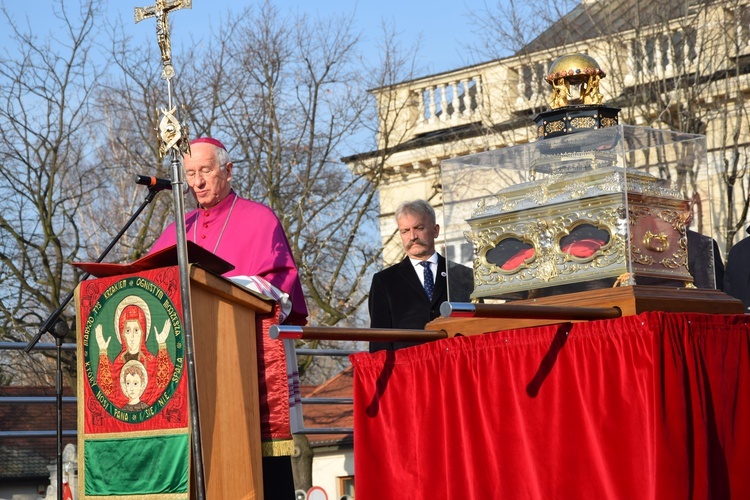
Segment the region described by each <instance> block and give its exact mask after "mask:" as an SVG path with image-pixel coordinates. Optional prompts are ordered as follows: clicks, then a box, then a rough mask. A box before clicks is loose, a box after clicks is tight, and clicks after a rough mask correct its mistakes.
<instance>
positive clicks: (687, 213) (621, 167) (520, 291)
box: [441, 124, 716, 301]
mask: <svg viewBox="0 0 750 500" xmlns="http://www.w3.org/2000/svg"><path fill="white" fill-rule="evenodd" d="M441 175H442V183H443V201H444V207H443V215H444V221H443V232H442V234H443V236H444V238H445V244H446V247H447V249H451V248H454V249H455V248H459V247H461V246H463V247H464V248H466V247H467V246H468V245H470V246H471V250H472V251H471V252H470V257H469V254H468V253H465V257H464V259H460V258H457V259H456V260H463V262H461V263H463V264H464V265H467V266H469V267H471V268H472V269H473V275H474V292H473V294H472V299H473V300H485V301H486V300H488V299H495V298H496V299H506V300H507V299H514V298H521V299H523V298H531V297H534V296H543V295H551V294H558V293H567V292H573V291H582V290H588V289H596V288H603V287H612V286H629V285H635V284H643V285H663V286H677V287H688V288H691V287H694V286H696V285H697V286H700V287H704V288H715V286H716V283H715V279H714V274H713V272H712V271H711V268H712V265H713V262H714V260H713V245H712V243H713V240H712V239H711V237H710V235H712V234H713V231H712V226H711V208H710V207H711V205H710V191H711V187H710V185H709V182H710V180H711V176H710V172H708V165H707V161H706V141H705V137H704V136H700V135H692V134H684V133H679V132H673V131H667V130H658V129H651V128H644V127H635V126H628V125H621V124H614V125H612V126H609V127H606V128H598V129H595V130H590V131H580V132H576V133H574V134H568V135H560V136H556V137H547V138H544V139H543V140H541V139H540V140H537V141H536V142H533V143H527V144H523V145H519V146H513V147H508V148H502V149H497V150H493V151H488V152H484V153H479V154H474V155H469V156H465V157H459V158H455V159H450V160H444V161H443V162H442V165H441ZM689 239H690V240H691V243H690V245H689V242H688V240H689ZM689 247H690V250H691V251H692V252H694V254H698V255H691V256H692V257H694V259H692V260H693V261H695V262H692V263H691V266H689V264H688V263H689V260H690V259H688V248H689ZM457 254H458V252H455V251H454V252H451V251H448V255H449V257H450V256H451V255H453V256H454V257H455V256H456V255H457ZM696 259H697V260H696ZM691 267H693V268H694V269H691ZM448 280H449V282H450V275H449V276H448ZM449 300H450V297H449Z"/></svg>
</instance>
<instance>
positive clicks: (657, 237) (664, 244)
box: [643, 231, 669, 253]
mask: <svg viewBox="0 0 750 500" xmlns="http://www.w3.org/2000/svg"><path fill="white" fill-rule="evenodd" d="M643 245H644V246H645V247H646V248H648V249H649V250H652V251H654V252H659V253H662V252H666V251H667V249H668V248H669V238H668V237H667V235H666V234H664V233H659V234H654V233H652V232H651V231H646V234H645V235H643Z"/></svg>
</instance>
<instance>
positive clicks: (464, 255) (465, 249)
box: [461, 243, 474, 264]
mask: <svg viewBox="0 0 750 500" xmlns="http://www.w3.org/2000/svg"><path fill="white" fill-rule="evenodd" d="M461 262H463V263H464V264H471V263H472V262H474V245H472V244H471V243H461Z"/></svg>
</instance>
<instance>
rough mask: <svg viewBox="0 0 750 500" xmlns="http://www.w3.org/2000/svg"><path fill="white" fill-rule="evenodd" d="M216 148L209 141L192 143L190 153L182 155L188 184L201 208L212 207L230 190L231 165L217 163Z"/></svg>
mask: <svg viewBox="0 0 750 500" xmlns="http://www.w3.org/2000/svg"><path fill="white" fill-rule="evenodd" d="M216 148H217V147H216V146H214V145H213V144H209V143H198V144H193V145H192V146H190V154H189V155H185V156H184V157H183V164H184V167H185V177H186V179H187V183H188V186H190V190H191V191H192V192H193V195H194V196H195V199H196V200H197V201H198V203H199V204H200V206H201V207H203V208H211V207H213V206H214V205H216V204H217V203H219V202H220V201H221V200H223V199H224V198H226V196H227V195H228V194H229V191H230V190H231V185H230V181H231V180H232V168H233V165H232V164H231V163H227V164H226V165H219V161H218V160H217V159H216ZM222 166H223V167H224V168H223V169H222V168H221V167H222Z"/></svg>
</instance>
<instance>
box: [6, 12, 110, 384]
mask: <svg viewBox="0 0 750 500" xmlns="http://www.w3.org/2000/svg"><path fill="white" fill-rule="evenodd" d="M97 14H98V12H97V9H96V2H86V3H84V4H83V5H82V6H81V9H80V12H78V13H73V12H70V11H68V10H66V7H65V5H64V4H63V3H62V2H59V3H57V4H56V5H55V16H56V18H57V20H58V21H59V23H60V25H61V26H62V27H63V30H62V31H61V34H60V35H59V37H52V36H48V37H47V38H45V39H39V38H38V37H36V36H34V35H33V34H32V29H33V26H28V25H27V26H23V25H22V24H21V23H20V22H19V21H18V20H16V19H13V18H12V17H11V16H10V15H9V13H8V12H7V11H5V10H3V16H4V17H5V25H6V26H7V27H8V29H10V31H11V36H12V40H13V45H12V46H11V47H6V49H5V51H4V54H3V55H2V56H0V96H2V97H0V99H1V100H2V101H1V102H0V164H1V165H2V168H0V176H2V183H0V197H2V199H3V200H5V205H4V209H3V211H2V213H0V338H2V339H4V340H8V341H17V342H27V341H29V340H31V339H32V337H33V336H34V335H35V334H36V332H37V330H38V328H39V327H40V325H41V324H42V322H43V321H44V320H45V319H46V318H47V316H48V315H49V314H50V313H51V312H52V311H53V310H55V309H56V308H57V307H58V306H59V305H60V303H61V299H62V298H63V297H65V296H66V295H67V293H68V292H69V290H70V289H71V288H72V287H73V286H75V284H76V283H77V280H78V276H79V272H78V271H76V269H74V268H71V267H70V265H69V264H70V263H71V262H72V261H75V260H77V259H78V257H79V255H80V252H81V249H82V248H84V247H85V245H86V241H85V240H84V231H83V226H82V223H81V219H80V214H81V210H83V209H84V208H85V207H86V206H87V205H88V204H89V203H90V202H91V200H92V199H93V197H94V196H95V195H96V191H97V189H98V188H99V186H100V185H101V176H102V174H103V172H102V171H101V170H100V169H98V168H97V165H96V164H95V162H92V161H91V154H92V150H91V148H90V146H89V145H90V136H89V132H90V129H89V125H90V123H91V121H92V120H93V119H94V116H93V114H92V113H91V108H90V104H89V103H90V99H91V93H92V91H93V89H94V87H95V84H96V81H97V79H98V77H99V70H98V69H97V67H96V66H95V65H94V64H92V59H91V44H92V40H93V35H94V33H95V29H96V26H95V20H96V16H97ZM72 316H73V311H72V304H71V306H70V307H68V308H67V309H66V311H65V313H64V314H63V319H65V320H66V321H68V322H70V319H71V317H72ZM45 338H46V339H47V340H49V338H48V337H45ZM12 358H13V359H7V358H4V359H3V361H4V365H3V366H0V372H3V374H4V375H6V376H7V375H8V374H10V377H12V379H13V382H14V383H22V382H28V381H35V382H37V383H38V382H40V381H46V382H47V383H52V380H53V378H52V375H51V374H52V373H54V370H51V369H50V365H49V364H48V363H47V362H46V358H45V357H44V356H26V355H23V356H12ZM74 359H75V357H74V356H73V355H66V356H65V359H64V364H65V365H66V366H67V372H68V374H69V375H70V376H74V374H75V361H74ZM9 362H10V363H13V364H14V366H13V367H9V366H8V364H7V363H9ZM22 374H26V375H25V376H23V375H22Z"/></svg>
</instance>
